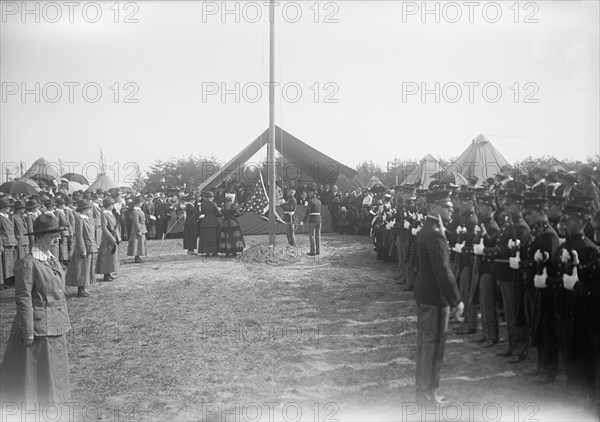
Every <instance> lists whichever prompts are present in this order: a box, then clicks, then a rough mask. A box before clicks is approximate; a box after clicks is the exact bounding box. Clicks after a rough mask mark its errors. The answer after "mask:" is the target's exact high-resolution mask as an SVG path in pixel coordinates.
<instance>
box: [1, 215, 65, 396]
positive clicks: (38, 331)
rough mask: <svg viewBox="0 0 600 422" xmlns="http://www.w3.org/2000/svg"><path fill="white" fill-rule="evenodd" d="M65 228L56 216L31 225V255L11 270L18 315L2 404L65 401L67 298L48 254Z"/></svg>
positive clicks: (5, 370)
mask: <svg viewBox="0 0 600 422" xmlns="http://www.w3.org/2000/svg"><path fill="white" fill-rule="evenodd" d="M62 230H64V227H60V226H59V225H58V220H57V219H56V218H55V217H54V216H50V215H41V216H39V217H38V218H37V219H36V220H35V222H34V224H33V231H32V232H30V233H29V234H31V235H32V236H33V237H34V244H33V246H32V248H31V253H30V254H27V255H26V256H25V257H24V258H23V259H22V260H20V261H19V262H18V263H17V265H16V267H15V298H16V303H17V313H16V315H15V318H14V320H13V324H12V328H11V331H10V337H9V339H8V343H7V345H6V351H5V353H4V359H3V360H2V369H0V373H1V374H2V376H1V377H0V395H1V396H2V401H3V402H4V403H8V402H14V403H25V404H26V405H34V406H40V408H41V407H45V404H50V403H55V406H56V404H58V403H62V402H65V401H67V400H68V399H69V357H68V350H67V338H66V334H67V333H68V332H69V330H70V329H71V324H70V322H69V313H68V312H67V302H66V299H65V294H64V289H65V272H64V268H63V266H62V265H61V264H60V263H59V262H58V259H57V258H55V257H54V256H52V254H51V253H50V248H51V246H53V245H55V244H57V243H58V240H59V239H60V232H61V231H62Z"/></svg>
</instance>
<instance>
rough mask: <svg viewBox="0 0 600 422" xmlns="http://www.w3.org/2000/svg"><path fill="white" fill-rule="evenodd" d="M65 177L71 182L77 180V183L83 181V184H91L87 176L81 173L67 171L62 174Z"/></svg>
mask: <svg viewBox="0 0 600 422" xmlns="http://www.w3.org/2000/svg"><path fill="white" fill-rule="evenodd" d="M60 177H61V178H63V179H67V180H68V181H70V182H77V183H81V184H82V185H89V184H90V182H88V179H86V178H85V176H83V175H81V174H79V173H67V174H63V175H62V176H60Z"/></svg>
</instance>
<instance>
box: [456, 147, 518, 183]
mask: <svg viewBox="0 0 600 422" xmlns="http://www.w3.org/2000/svg"><path fill="white" fill-rule="evenodd" d="M507 164H508V161H507V160H506V158H504V157H503V156H502V154H500V152H498V150H497V149H496V148H494V146H493V145H492V143H491V142H490V141H489V139H487V138H486V137H485V136H483V135H479V136H478V137H476V138H475V139H473V140H472V141H471V145H469V147H468V148H467V149H466V150H465V151H464V152H463V153H462V154H461V155H460V157H458V158H457V159H456V160H455V161H454V162H453V163H452V164H450V166H448V170H451V171H456V172H457V173H459V174H462V175H463V176H464V177H465V178H466V179H467V180H468V179H469V178H470V177H472V176H475V177H477V185H481V183H482V182H483V181H484V180H486V179H488V178H490V177H494V176H495V175H497V174H499V173H500V169H501V168H502V167H504V166H505V165H507Z"/></svg>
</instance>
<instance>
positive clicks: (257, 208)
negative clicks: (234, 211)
mask: <svg viewBox="0 0 600 422" xmlns="http://www.w3.org/2000/svg"><path fill="white" fill-rule="evenodd" d="M258 174H259V177H260V179H259V180H258V181H257V182H256V185H254V188H253V189H252V193H251V194H250V196H249V197H248V199H246V207H245V209H244V212H248V211H249V212H253V213H255V214H265V213H266V212H267V211H268V210H269V197H268V196H267V192H266V190H265V184H264V182H263V178H262V174H261V172H260V171H259V172H258Z"/></svg>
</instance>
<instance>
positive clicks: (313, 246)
mask: <svg viewBox="0 0 600 422" xmlns="http://www.w3.org/2000/svg"><path fill="white" fill-rule="evenodd" d="M308 198H309V200H308V207H307V208H306V214H305V215H304V219H303V220H302V221H303V222H307V221H308V235H309V237H310V252H308V253H307V255H308V256H315V255H319V253H320V245H321V223H322V222H323V220H322V219H321V201H319V200H318V199H317V192H316V190H315V189H311V190H310V191H309V192H308Z"/></svg>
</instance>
